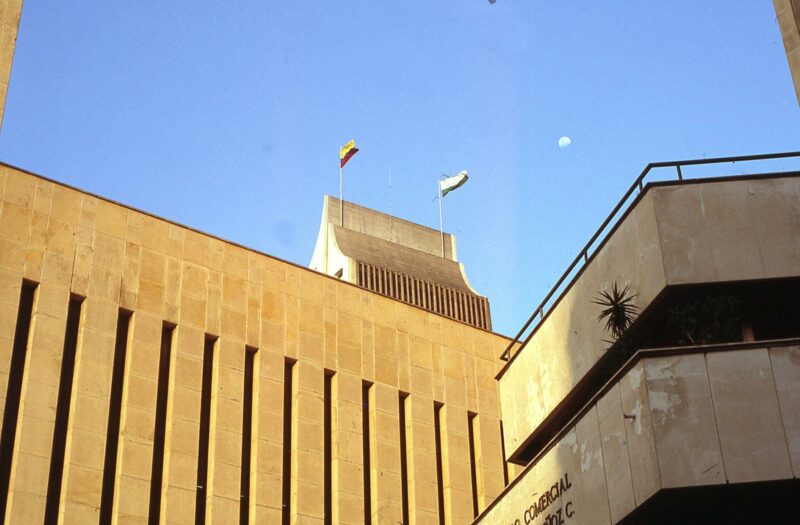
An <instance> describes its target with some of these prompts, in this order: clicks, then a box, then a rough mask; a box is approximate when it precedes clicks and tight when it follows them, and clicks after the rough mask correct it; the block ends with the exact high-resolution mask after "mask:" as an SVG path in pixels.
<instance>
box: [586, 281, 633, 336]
mask: <svg viewBox="0 0 800 525" xmlns="http://www.w3.org/2000/svg"><path fill="white" fill-rule="evenodd" d="M636 295H637V294H632V295H631V294H630V293H629V287H628V286H625V288H623V289H622V290H620V289H619V287H618V286H617V283H616V282H614V286H612V288H611V291H607V290H603V291H602V292H600V293H599V294H598V296H597V298H596V299H594V300H593V301H592V302H593V303H595V304H599V305H600V306H602V307H603V309H602V310H601V311H600V314H599V315H598V316H597V322H598V323H599V322H601V321H603V320H605V322H606V330H607V331H609V332H610V333H611V335H612V336H613V337H614V339H616V340H620V339H622V338H623V336H624V335H625V332H627V331H628V328H630V326H631V324H633V321H634V319H636V316H637V314H638V311H639V309H638V308H637V307H636V305H634V304H633V300H634V299H635V298H636Z"/></svg>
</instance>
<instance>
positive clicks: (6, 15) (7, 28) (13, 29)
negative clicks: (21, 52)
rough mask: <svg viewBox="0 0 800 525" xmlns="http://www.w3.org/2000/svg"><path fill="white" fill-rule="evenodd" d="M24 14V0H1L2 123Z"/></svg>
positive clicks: (0, 95) (0, 65) (0, 103)
mask: <svg viewBox="0 0 800 525" xmlns="http://www.w3.org/2000/svg"><path fill="white" fill-rule="evenodd" d="M21 14H22V0H2V2H0V125H2V122H3V113H4V112H5V107H6V94H7V93H8V82H9V78H10V77H11V63H12V62H13V60H14V48H15V47H16V45H17V29H18V28H19V17H20V15H21Z"/></svg>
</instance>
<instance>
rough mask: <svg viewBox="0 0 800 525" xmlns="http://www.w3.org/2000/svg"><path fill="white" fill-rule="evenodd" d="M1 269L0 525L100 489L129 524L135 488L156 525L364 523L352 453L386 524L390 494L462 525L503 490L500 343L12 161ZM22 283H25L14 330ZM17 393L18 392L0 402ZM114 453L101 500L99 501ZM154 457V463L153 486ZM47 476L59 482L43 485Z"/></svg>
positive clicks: (2, 191)
mask: <svg viewBox="0 0 800 525" xmlns="http://www.w3.org/2000/svg"><path fill="white" fill-rule="evenodd" d="M0 281H1V282H2V284H1V285H0V394H2V396H3V398H2V399H0V406H2V407H5V409H6V410H7V409H8V408H9V407H11V408H15V409H16V410H18V414H17V415H16V417H15V418H11V417H10V416H9V417H4V421H5V422H6V423H5V424H6V425H8V424H9V423H8V421H10V420H11V419H14V420H15V422H16V427H15V431H14V432H12V433H11V434H10V437H9V436H7V435H6V434H4V439H6V441H8V439H11V442H12V443H13V445H12V447H13V451H12V452H11V453H10V455H9V457H10V458H11V460H12V461H11V462H10V465H9V469H8V473H9V481H8V489H7V493H6V494H4V496H6V499H5V500H4V502H5V523H9V524H16V523H43V521H44V518H45V513H46V512H47V508H48V505H50V506H52V507H53V508H55V512H56V514H55V515H56V516H58V521H59V522H60V523H89V522H92V523H94V522H97V521H98V519H99V516H100V513H101V512H103V506H104V505H106V506H108V505H109V503H108V502H109V501H113V503H112V504H111V505H113V509H112V511H111V512H110V513H109V514H110V516H111V518H110V519H111V520H112V522H114V523H117V522H118V523H145V522H147V521H148V518H149V517H152V511H151V510H150V509H149V507H150V501H151V491H153V490H155V494H156V495H160V505H159V506H156V508H157V513H158V515H159V516H160V521H161V522H162V523H193V522H194V521H195V517H196V511H197V509H199V508H200V507H202V508H203V509H204V510H205V514H206V520H207V522H213V523H233V522H236V521H238V520H239V516H240V505H241V504H242V502H243V501H244V502H245V504H246V513H247V515H248V516H249V518H250V521H251V522H253V523H279V522H281V521H282V520H283V519H284V513H288V516H287V517H288V518H289V519H290V522H291V523H325V522H326V519H330V520H332V521H331V522H334V523H364V522H365V516H364V509H365V488H367V485H365V482H364V477H363V469H364V464H365V460H368V461H369V465H370V471H369V476H368V479H369V485H368V488H369V490H370V495H371V496H370V499H369V501H368V504H369V507H370V508H371V518H372V522H373V523H392V524H394V523H398V522H402V521H403V506H404V504H403V501H404V498H403V492H404V488H405V491H406V493H407V502H408V503H407V505H406V512H407V513H408V516H409V522H410V523H435V522H438V519H439V518H438V516H439V513H440V509H439V501H438V498H437V494H439V493H440V494H441V495H442V501H443V513H444V519H445V522H446V523H454V524H465V523H470V522H471V521H472V519H473V516H474V513H473V500H476V501H477V504H478V509H479V510H483V509H484V508H485V507H486V506H487V505H488V504H489V503H490V502H491V501H492V500H493V499H494V497H495V496H496V495H497V494H498V493H499V492H500V491H501V490H502V489H503V487H504V479H503V478H504V475H503V471H504V461H503V458H502V452H501V450H502V444H501V432H500V407H499V394H498V385H497V383H496V381H495V380H494V375H495V374H496V372H497V371H498V366H499V365H498V363H499V362H498V360H497V356H498V354H499V353H500V352H501V351H502V349H503V348H504V347H505V345H506V344H508V339H506V338H504V337H501V336H498V335H496V334H493V333H491V332H488V331H484V330H480V329H477V328H474V327H472V326H469V325H466V324H464V323H460V322H457V321H455V320H452V319H449V318H446V317H443V316H440V315H436V314H434V313H431V312H428V311H425V310H423V309H420V308H417V307H414V306H412V305H408V304H405V303H403V302H400V301H396V300H393V299H391V298H388V297H384V296H382V295H379V294H376V293H373V292H370V291H368V290H364V289H361V288H359V287H357V286H354V285H352V284H349V283H345V282H342V281H340V280H338V279H335V278H332V277H329V276H325V275H322V274H320V273H317V272H314V271H311V270H308V269H304V268H301V267H298V266H295V265H292V264H289V263H286V262H283V261H280V260H278V259H275V258H273V257H270V256H268V255H265V254H262V253H258V252H255V251H253V250H249V249H246V248H243V247H241V246H237V245H235V244H232V243H229V242H226V241H223V240H221V239H218V238H215V237H212V236H209V235H206V234H203V233H200V232H197V231H195V230H192V229H189V228H186V227H183V226H180V225H177V224H174V223H171V222H169V221H166V220H163V219H160V218H157V217H153V216H151V215H148V214H146V213H143V212H140V211H137V210H133V209H130V208H127V207H125V206H122V205H119V204H116V203H113V202H109V201H107V200H104V199H102V198H99V197H96V196H93V195H90V194H87V193H85V192H82V191H79V190H76V189H72V188H69V187H66V186H64V185H61V184H58V183H56V182H53V181H50V180H47V179H44V178H41V177H39V176H35V175H32V174H29V173H26V172H23V171H21V170H18V169H15V168H13V167H10V166H1V167H0ZM24 290H29V291H32V306H31V309H30V331H29V333H28V336H27V338H26V337H25V333H24V330H23V327H24V326H23V325H24V322H21V319H22V318H23V317H24V316H25V312H24V311H23V310H24V308H22V306H23V303H24V301H23V300H22V299H21V298H22V297H24V295H25V293H26V292H25V291H24ZM71 304H72V305H73V306H72V307H71V306H70V305H71ZM75 304H77V306H75ZM74 308H77V310H76V311H78V312H79V314H78V316H77V317H76V318H75V319H76V320H77V321H76V323H77V324H76V325H75V327H74V328H75V329H74V332H75V344H74V350H75V353H74V369H73V374H72V383H71V387H69V385H67V387H66V388H65V377H67V376H68V375H69V374H67V375H65V370H66V369H68V368H69V363H68V362H67V360H66V359H64V356H65V355H67V350H65V349H66V348H67V346H68V341H69V339H70V337H71V335H70V334H71V330H72V328H70V322H69V318H70V312H71V311H72V310H73V309H74ZM121 313H122V315H121ZM126 315H128V316H129V321H124V319H126V317H125V316H126ZM121 320H122V321H121ZM121 323H127V327H128V332H127V337H123V338H122V339H121V340H120V335H119V334H120V332H119V328H120V324H121ZM20 338H21V339H20ZM20 341H21V344H20ZM165 345H166V346H165ZM165 348H166V353H165V350H164V349H165ZM121 349H124V351H125V353H124V356H125V358H124V360H123V361H122V364H121V365H118V364H116V363H115V356H117V355H120V354H119V353H120V351H121ZM248 351H249V352H255V354H254V358H253V361H252V362H253V363H254V365H253V366H254V373H253V386H252V390H251V391H252V409H251V411H250V412H249V413H248V412H247V411H246V409H245V407H246V406H247V402H246V401H245V399H246V398H247V395H248V394H247V391H248V386H247V383H246V381H245V379H246V368H247V364H246V363H247V358H246V353H247V352H248ZM165 355H167V356H168V357H169V365H168V368H165V366H166V365H165V364H164V361H163V359H164V356H165ZM65 362H66V363H67V364H65ZM287 366H288V367H289V368H288V370H289V374H288V375H287V374H286V371H287ZM120 367H121V368H120ZM165 370H168V373H166V374H165V372H164V371H165ZM326 376H330V379H329V381H330V394H329V397H327V398H326V393H325V392H326ZM287 378H290V379H291V388H287V386H288V385H287V383H285V381H286V380H287ZM115 381H117V382H120V381H121V383H119V384H121V397H120V400H119V401H118V402H117V401H114V399H115V398H114V393H113V392H114V388H115V386H114V385H115ZM365 382H366V383H365ZM365 385H367V386H368V403H367V404H368V407H369V408H368V413H367V414H366V418H367V419H368V421H369V435H368V436H367V439H366V441H365V440H364V428H365V427H364V425H363V419H364V416H365V414H364V406H365V405H364V399H362V394H363V392H364V386H365ZM14 388H18V390H19V395H18V397H16V398H15V397H14V395H7V393H8V392H12V393H13V391H14ZM164 396H166V397H164ZM401 397H404V405H403V406H404V410H403V412H404V424H403V422H402V421H401V419H400V410H399V406H400V399H401ZM287 401H288V402H287ZM161 403H163V404H161ZM435 403H436V405H437V406H441V408H440V410H439V411H438V414H439V419H438V422H437V421H436V419H435V413H436V412H435V409H434V406H435ZM203 406H208V412H207V414H206V415H205V416H204V409H203ZM287 409H288V410H290V412H291V415H289V413H288V412H286V410H287ZM326 412H329V415H330V427H329V428H330V430H329V434H328V435H327V436H326V433H325V429H326V428H328V427H326V423H324V420H325V419H326V417H325V414H326ZM115 414H116V416H115ZM117 416H118V418H119V430H118V432H113V431H112V428H113V427H112V426H111V424H110V421H112V420H113V419H114V418H115V417H117ZM159 417H162V418H163V425H162V427H161V428H162V431H163V451H160V449H159V447H160V445H159V444H158V442H159V437H158V434H159V423H158V418H159ZM64 418H66V419H64ZM204 418H207V419H206V421H207V423H204ZM248 419H249V421H250V424H251V427H252V430H251V432H250V440H249V443H250V445H251V446H250V460H249V463H247V464H246V465H245V468H243V466H242V458H243V455H242V448H243V435H246V430H245V429H246V423H245V422H246V421H247V420H248ZM59 421H65V425H64V426H61V427H60V426H59V424H58V422H59ZM470 421H471V422H472V426H471V427H470V425H469V422H470ZM287 424H288V425H290V426H291V432H290V433H289V434H287V433H286V425H287ZM204 425H206V427H204ZM437 425H438V426H439V427H440V435H439V437H440V447H439V448H440V453H439V454H438V456H437V446H436V441H437V440H436V435H435V431H434V428H435V427H436V426H437ZM8 428H11V427H8ZM204 428H208V434H207V441H206V443H205V445H204V444H203V440H202V438H200V439H199V438H198V436H202V435H203V433H204V430H203V429H204ZM59 433H61V435H62V437H63V438H64V442H63V443H62V444H60V445H59V444H58V441H57V439H56V437H57V436H58V435H59ZM287 435H288V436H290V438H289V439H290V442H285V437H286V436H287ZM470 435H471V436H472V441H473V447H472V450H471V448H470ZM401 436H402V439H401ZM54 439H56V441H55V443H54ZM326 439H330V443H331V448H330V450H329V451H328V452H326ZM109 440H112V441H116V442H117V443H118V449H117V453H116V455H113V454H112V455H111V456H108V452H107V450H106V449H107V445H108V443H109ZM403 440H404V442H405V444H406V446H405V450H404V452H405V453H404V454H401V445H400V444H401V441H403ZM365 442H366V443H368V444H369V445H368V451H366V454H365V450H364V448H363V447H362V443H365ZM204 447H206V448H207V452H203V451H204V450H206V449H205V448H204ZM62 453H63V468H58V464H59V463H58V456H59V455H60V454H62ZM287 453H288V454H290V456H289V463H288V464H289V470H288V472H289V473H290V474H289V476H288V478H287V476H286V472H287V470H286V467H285V466H284V465H285V464H284V457H285V456H284V454H287ZM109 457H110V459H109ZM403 457H405V458H406V461H405V467H404V468H403V467H402V458H403ZM109 461H111V463H109ZM112 463H113V465H114V466H115V475H114V477H113V478H112V480H113V485H112V487H113V498H111V499H103V475H104V473H105V472H109V469H110V467H111V465H112ZM202 464H204V465H205V468H206V469H207V475H206V476H205V479H206V482H205V483H204V484H201V483H200V477H199V476H198V471H199V469H201V465H202ZM326 464H330V465H331V476H330V482H328V483H326V481H325V471H326ZM154 465H162V466H163V475H162V480H161V483H157V484H156V485H157V486H155V488H153V485H154V482H153V473H154V472H155V470H154ZM437 465H439V468H440V469H441V473H442V476H441V477H442V480H443V483H442V484H439V483H438V482H437ZM0 470H1V469H0ZM404 471H405V472H406V474H405V475H404V474H403V472H404ZM472 471H474V472H475V473H476V476H477V479H475V483H474V484H473V483H472V479H473V478H472V475H471V472H472ZM247 472H249V477H248V479H249V481H250V488H249V491H248V492H247V493H246V494H242V492H241V490H242V488H241V487H242V477H243V476H248V474H247ZM54 475H55V476H56V477H60V478H61V488H60V490H59V491H58V492H57V493H53V491H52V490H49V489H48V487H49V486H52V479H53V476H54ZM286 479H288V480H289V484H288V485H287V487H288V490H289V491H290V494H289V498H288V501H289V502H290V503H289V507H288V508H285V507H284V506H283V503H284V499H283V494H284V490H285V489H284V481H285V480H286ZM198 485H202V487H203V492H201V491H200V490H199V489H198ZM473 485H474V486H475V487H476V488H475V491H476V492H475V491H474V490H473ZM326 493H328V494H330V495H331V504H330V510H329V513H330V515H329V516H327V517H326V505H325V494H326ZM198 498H200V500H201V503H200V507H198ZM109 508H110V507H109Z"/></svg>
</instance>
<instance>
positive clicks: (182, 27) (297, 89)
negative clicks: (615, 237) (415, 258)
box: [0, 0, 800, 333]
mask: <svg viewBox="0 0 800 525" xmlns="http://www.w3.org/2000/svg"><path fill="white" fill-rule="evenodd" d="M111 4H112V2H99V1H95V2H91V1H86V2H69V3H54V2H42V1H35V0H26V1H25V3H24V7H23V13H22V21H21V24H20V30H19V36H18V41H17V48H16V54H15V57H14V65H13V70H12V75H11V83H10V87H9V91H8V98H7V102H6V113H5V118H4V122H3V128H2V133H0V160H3V161H5V162H8V163H11V164H14V165H17V166H19V167H22V168H25V169H29V170H31V171H34V172H37V173H40V174H42V175H45V176H47V177H51V178H54V179H56V180H59V181H63V182H65V183H68V184H72V185H75V186H78V187H80V188H84V189H86V190H88V191H91V192H94V193H98V194H100V195H103V196H106V197H109V198H112V199H115V200H119V201H122V202H124V203H126V204H129V205H132V206H134V207H137V208H141V209H144V210H147V211H149V212H152V213H155V214H158V215H161V216H164V217H166V218H169V219H172V220H175V221H178V222H181V223H184V224H187V225H190V226H193V227H195V228H198V229H201V230H204V231H207V232H209V233H213V234H215V235H219V236H221V237H224V238H227V239H230V240H233V241H236V242H239V243H241V244H244V245H247V246H251V247H253V248H255V249H258V250H262V251H265V252H267V253H270V254H274V255H276V256H278V257H281V258H283V259H287V260H290V261H293V262H296V263H299V264H307V263H308V261H309V259H310V257H311V252H312V250H313V245H314V242H315V239H316V232H317V229H318V227H319V220H320V213H321V205H322V195H323V194H324V193H331V194H334V195H335V194H337V193H338V148H339V146H340V145H341V144H344V143H345V142H346V141H347V140H349V139H351V138H355V139H356V142H357V145H358V147H359V148H360V149H361V151H360V152H359V153H358V154H357V155H356V156H355V157H354V158H353V160H351V161H350V163H349V164H348V166H347V168H346V170H345V198H346V199H348V200H353V201H355V202H357V203H359V204H363V205H366V206H369V207H373V208H376V209H379V210H382V211H387V212H388V211H390V209H391V212H392V213H394V214H395V215H398V216H400V217H403V218H406V219H409V220H413V221H416V222H420V223H422V224H426V225H428V226H431V227H437V226H438V207H437V204H436V202H435V200H434V197H435V193H436V186H435V184H436V180H437V178H438V176H439V175H440V174H442V173H448V174H455V173H457V172H458V171H460V170H462V169H467V170H469V172H470V180H469V182H468V183H467V184H466V185H465V186H464V187H463V188H461V189H459V190H458V191H456V192H453V193H451V194H450V195H448V197H447V198H446V199H445V202H444V205H445V229H446V230H448V231H452V232H454V233H455V234H456V235H457V238H458V251H459V257H460V259H461V260H462V262H463V263H464V264H465V266H466V270H467V275H468V277H469V278H470V281H471V283H472V284H473V286H474V287H475V288H476V289H477V290H478V291H479V292H480V293H482V294H485V295H488V296H489V298H490V300H491V304H492V312H493V321H494V328H495V330H497V331H500V332H503V333H513V332H515V331H516V330H517V329H518V328H519V326H520V325H521V324H522V323H523V322H524V321H525V319H526V318H527V317H528V316H529V315H530V313H531V312H532V310H533V308H534V307H535V306H536V304H537V303H538V302H539V300H540V299H541V298H542V297H543V296H544V294H545V293H546V292H547V290H548V289H549V287H550V285H552V284H553V283H554V282H555V280H556V279H557V278H558V277H559V275H560V274H561V272H562V271H563V269H564V268H565V267H566V266H567V265H568V264H569V262H570V261H571V260H572V258H573V257H574V256H575V255H576V254H577V252H578V250H579V249H580V248H581V247H582V246H583V244H584V243H585V242H586V240H587V239H588V238H589V236H590V235H591V234H592V233H593V232H594V230H595V228H597V226H598V225H599V224H600V222H601V221H602V219H603V218H604V217H605V215H606V214H607V213H608V212H609V211H610V209H611V208H612V207H613V205H614V204H615V203H616V201H617V199H618V198H619V197H620V196H621V195H622V193H623V192H624V191H625V190H626V189H627V187H628V186H629V185H630V183H631V182H632V180H633V179H634V178H635V177H636V176H637V175H638V173H639V172H640V171H641V169H642V168H643V167H644V166H645V165H646V164H647V163H648V162H651V161H661V160H673V159H685V158H700V157H714V156H724V155H743V154H750V153H765V152H773V151H788V150H796V149H800V148H798V146H800V110H798V104H797V100H796V98H795V94H794V91H793V88H792V84H791V78H790V75H789V69H788V66H787V63H786V56H785V54H784V49H783V45H782V42H781V38H780V33H779V29H778V25H777V22H776V20H775V12H774V10H773V7H772V2H771V1H770V0H757V1H756V0H739V1H733V2H731V1H725V2H723V1H704V2H696V1H670V2H648V1H640V2H621V1H609V2H588V1H587V2H554V1H527V2H522V1H514V0H497V2H496V3H495V4H490V3H489V2H488V1H487V0H466V1H465V0H462V1H459V2H431V1H430V0H428V1H417V0H413V1H412V0H406V1H404V2H391V3H390V2H366V1H351V2H334V1H329V2H319V1H305V0H302V1H296V2H249V1H237V2H191V3H190V2H169V1H164V2H145V1H142V2H114V3H113V4H115V5H113V6H112V5H111ZM562 136H569V137H571V138H572V144H571V145H570V146H569V147H566V148H559V147H558V139H559V138H560V137H562ZM771 167H775V168H778V169H779V168H785V167H788V164H783V163H774V164H772V165H771ZM390 172H391V177H392V191H391V193H390V191H389V173H390ZM741 172H742V168H741V167H740V166H738V165H737V166H735V167H733V168H731V170H730V173H741Z"/></svg>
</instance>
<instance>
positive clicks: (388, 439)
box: [369, 383, 403, 524]
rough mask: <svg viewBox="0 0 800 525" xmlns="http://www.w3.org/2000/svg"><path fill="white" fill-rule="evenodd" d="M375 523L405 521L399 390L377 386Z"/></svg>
mask: <svg viewBox="0 0 800 525" xmlns="http://www.w3.org/2000/svg"><path fill="white" fill-rule="evenodd" d="M370 394H371V396H370V413H369V417H370V430H371V435H370V454H371V456H370V459H371V472H370V476H371V480H372V522H373V523H375V524H378V523H398V522H402V521H403V509H402V488H401V486H400V483H401V478H400V427H399V405H398V393H397V389H396V388H393V387H391V386H388V385H385V384H383V383H375V384H374V385H373V386H372V389H371V391H370Z"/></svg>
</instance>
